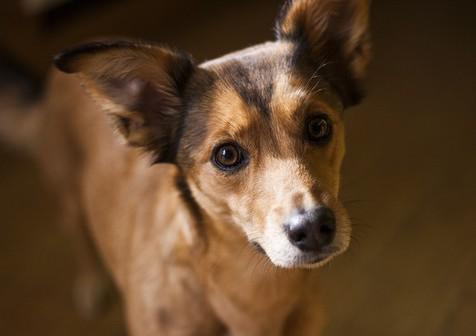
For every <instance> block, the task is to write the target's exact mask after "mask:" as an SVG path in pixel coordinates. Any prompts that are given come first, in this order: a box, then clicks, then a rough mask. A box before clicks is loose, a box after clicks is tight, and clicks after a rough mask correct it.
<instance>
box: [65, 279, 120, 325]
mask: <svg viewBox="0 0 476 336" xmlns="http://www.w3.org/2000/svg"><path fill="white" fill-rule="evenodd" d="M112 292H113V289H112V284H111V282H110V280H109V279H108V278H107V277H106V276H103V275H99V274H81V275H79V276H78V278H77V279H76V283H75V284H74V288H73V300H74V304H75V306H76V309H77V311H78V313H79V314H80V316H81V317H82V318H84V319H86V320H93V319H96V318H99V317H100V316H102V315H103V314H104V313H105V312H106V311H107V309H108V308H109V306H110V304H111V300H112Z"/></svg>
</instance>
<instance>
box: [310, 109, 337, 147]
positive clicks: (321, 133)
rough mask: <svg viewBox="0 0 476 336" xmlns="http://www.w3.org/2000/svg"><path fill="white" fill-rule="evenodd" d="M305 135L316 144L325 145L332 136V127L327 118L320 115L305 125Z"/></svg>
mask: <svg viewBox="0 0 476 336" xmlns="http://www.w3.org/2000/svg"><path fill="white" fill-rule="evenodd" d="M307 134H308V137H309V139H310V140H311V141H312V142H314V143H317V144H319V145H320V144H326V143H327V142H328V141H329V140H330V138H331V135H332V125H331V121H330V120H329V117H328V116H326V115H325V114H320V115H318V116H317V117H314V118H313V119H311V120H310V121H309V122H308V124H307Z"/></svg>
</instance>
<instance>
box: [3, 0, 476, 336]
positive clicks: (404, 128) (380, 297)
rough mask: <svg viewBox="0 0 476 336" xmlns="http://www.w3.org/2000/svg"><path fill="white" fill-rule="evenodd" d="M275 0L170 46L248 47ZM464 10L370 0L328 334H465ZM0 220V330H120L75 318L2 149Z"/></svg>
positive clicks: (472, 272) (67, 255)
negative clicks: (345, 228)
mask: <svg viewBox="0 0 476 336" xmlns="http://www.w3.org/2000/svg"><path fill="white" fill-rule="evenodd" d="M276 3H277V2H276V1H263V2H262V4H260V5H253V3H252V2H246V4H247V5H246V6H245V7H244V8H241V9H240V10H238V9H237V8H236V7H235V8H234V9H233V10H231V9H230V10H228V11H226V10H224V14H222V15H213V17H211V18H205V17H200V18H199V19H197V20H202V22H201V24H200V28H199V29H198V28H197V29H192V28H193V27H189V28H190V30H193V33H190V34H188V33H187V29H185V28H183V29H181V32H180V33H179V34H178V35H177V36H175V37H174V39H173V40H174V41H179V42H180V44H181V46H182V47H187V46H188V49H189V50H192V52H193V51H195V53H196V54H198V55H199V57H203V56H204V54H205V52H204V50H203V48H204V47H203V46H205V45H208V44H209V48H208V50H209V53H208V55H209V56H215V55H217V54H218V53H220V52H222V51H223V49H230V50H232V49H235V48H237V47H242V46H245V45H246V43H247V41H248V42H250V43H254V42H255V41H257V40H259V39H262V38H266V37H269V36H270V35H271V33H270V30H269V26H270V22H271V20H272V17H273V12H274V10H275V8H276ZM253 6H257V7H253ZM220 10H221V9H220ZM475 10H476V5H474V4H473V3H472V2H470V1H464V0H461V1H460V0H458V1H449V0H447V1H444V0H438V1H429V0H428V1H427V0H421V1H374V7H373V16H372V19H373V22H372V23H373V37H374V50H375V52H374V62H373V64H372V68H371V75H370V78H369V81H368V90H369V96H368V99H367V100H366V101H365V103H364V104H363V105H362V106H360V107H358V108H355V109H353V110H351V111H349V112H348V115H347V131H348V136H347V142H348V154H347V159H346V162H345V168H344V186H343V199H344V201H345V203H346V204H348V208H349V209H350V212H351V214H352V217H353V218H354V232H355V233H354V236H355V237H354V240H353V245H352V247H351V249H350V251H349V253H347V254H346V255H345V256H343V257H341V258H339V259H338V260H336V261H335V262H334V263H333V264H331V265H330V266H328V267H326V268H325V269H323V271H322V273H323V292H324V296H325V301H326V307H327V314H328V322H329V323H328V327H327V330H326V333H325V335H327V336H343V335H355V336H373V335H375V336H382V335H385V336H406V335H408V336H413V335H418V336H472V335H476V211H475V207H476V178H475V172H476V92H475V90H476V43H475V41H476V21H475V19H474V11H475ZM215 11H218V9H215ZM243 17H247V18H248V19H247V21H246V23H247V25H246V27H244V26H243V25H240V22H241V21H240V20H242V19H243ZM176 19H177V22H179V21H180V17H179V16H177V18H176ZM169 22H170V20H169ZM187 24H188V23H187ZM151 27H154V26H153V25H151V26H150V27H148V29H152V28H151ZM233 32H234V33H233ZM148 35H151V33H150V31H149V34H148ZM230 36H231V37H233V38H230ZM205 37H206V38H205ZM246 37H249V38H246ZM5 41H6V40H4V41H3V43H7V42H5ZM0 42H1V41H0ZM39 53H41V51H39ZM0 214H1V220H0V228H1V231H0V232H1V234H0V335H15V336H17V335H18V336H20V335H21V336H23V335H25V336H26V335H50V336H56V335H70V336H75V335H93V336H94V335H120V334H121V330H122V327H121V318H120V313H119V308H118V307H116V308H115V309H114V311H112V312H111V313H109V314H108V315H107V316H106V317H105V318H104V319H101V320H100V321H95V322H83V321H81V320H79V319H78V318H77V316H76V315H75V313H74V311H73V309H72V306H71V299H70V287H71V283H72V279H73V265H72V261H73V258H72V256H71V251H70V248H69V246H68V243H67V240H66V239H65V237H64V234H63V233H61V231H60V230H58V229H57V226H56V224H55V223H54V218H55V206H54V202H53V200H52V198H51V197H50V196H49V194H48V193H47V192H46V189H45V188H44V186H42V184H41V180H40V177H39V175H38V172H37V170H36V168H35V166H34V164H33V163H32V162H31V161H29V160H28V159H26V158H24V157H23V156H22V155H21V154H20V153H16V152H13V151H11V150H8V149H6V148H3V149H1V151H0Z"/></svg>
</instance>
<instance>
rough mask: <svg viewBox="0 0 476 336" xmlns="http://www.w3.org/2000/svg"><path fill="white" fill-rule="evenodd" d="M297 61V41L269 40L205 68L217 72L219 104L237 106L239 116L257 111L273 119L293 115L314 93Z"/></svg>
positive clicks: (208, 64) (215, 73)
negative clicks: (283, 115)
mask: <svg viewBox="0 0 476 336" xmlns="http://www.w3.org/2000/svg"><path fill="white" fill-rule="evenodd" d="M295 62H296V60H295V46H294V45H293V44H291V43H284V42H268V43H264V44H262V45H258V46H254V47H251V48H247V49H244V50H241V51H238V52H235V53H232V54H229V55H225V56H223V57H221V58H219V59H216V60H213V61H209V62H206V63H204V64H202V65H201V67H202V68H204V69H206V70H207V71H209V72H211V73H213V74H214V77H215V81H214V90H213V97H214V100H215V103H216V104H218V105H219V107H225V108H226V107H227V106H230V105H234V108H235V109H236V111H235V116H236V114H238V113H240V112H241V113H247V112H249V111H256V112H259V114H260V115H261V116H262V117H265V118H269V117H270V116H271V114H273V115H274V116H276V115H278V114H280V115H282V114H292V112H294V111H295V110H296V109H297V107H298V105H300V104H303V102H304V101H305V98H306V97H307V96H308V95H309V94H310V92H309V90H308V89H309V88H311V85H310V83H309V81H308V79H306V78H305V75H304V74H303V73H302V72H299V71H297V70H298V69H297V66H296V64H295ZM306 81H307V82H306ZM238 106H239V108H238ZM215 112H217V111H215Z"/></svg>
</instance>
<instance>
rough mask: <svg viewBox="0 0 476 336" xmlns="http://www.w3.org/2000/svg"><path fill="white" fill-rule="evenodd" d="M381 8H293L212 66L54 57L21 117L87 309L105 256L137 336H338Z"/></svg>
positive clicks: (165, 59) (140, 56) (339, 3)
mask: <svg viewBox="0 0 476 336" xmlns="http://www.w3.org/2000/svg"><path fill="white" fill-rule="evenodd" d="M368 16H369V3H368V1H367V0H291V1H287V2H286V3H285V5H284V6H283V8H282V11H281V13H280V14H279V17H278V19H277V23H276V29H275V30H276V39H275V40H273V41H270V42H266V43H263V44H260V45H256V46H253V47H250V48H247V49H244V50H241V51H237V52H234V53H231V54H228V55H225V56H223V57H221V58H218V59H215V60H211V61H207V62H205V63H202V64H197V63H195V61H194V60H193V59H192V58H191V56H190V55H188V54H187V53H184V52H181V51H177V50H174V49H170V48H166V47H163V46H161V45H157V44H154V43H146V42H141V41H131V40H121V41H117V40H115V41H99V42H91V43H86V44H82V45H80V46H76V47H73V48H71V49H67V50H65V51H63V52H62V53H60V54H59V55H57V56H56V57H55V59H54V63H55V65H56V67H57V69H58V70H59V71H58V70H54V71H52V74H51V77H50V80H49V82H48V84H47V90H46V93H45V95H44V97H43V98H42V100H41V101H39V102H37V103H35V104H34V106H33V105H32V106H31V109H32V111H31V112H30V114H28V116H29V120H28V122H26V121H25V122H24V123H23V124H22V123H20V122H18V121H17V125H28V127H27V129H28V130H29V134H30V136H29V137H28V139H29V141H30V147H31V149H32V152H33V153H35V156H36V158H37V159H38V161H39V162H40V165H41V166H42V167H43V170H44V172H45V174H46V175H47V178H48V180H49V182H50V185H51V186H52V187H53V189H54V190H55V191H56V192H57V193H58V195H59V199H60V201H61V206H62V218H63V220H62V221H63V222H65V224H66V225H67V227H68V228H69V229H70V230H71V232H72V235H73V236H74V238H75V242H76V243H75V246H76V247H77V251H78V256H79V258H78V264H79V267H80V272H79V277H78V282H77V286H76V293H77V295H76V296H77V298H78V299H77V300H78V305H79V306H80V307H81V308H82V310H83V311H84V312H91V311H94V309H95V308H96V306H97V304H98V297H100V295H101V293H102V292H103V289H104V286H105V280H103V279H104V275H103V273H104V271H103V270H102V266H101V265H100V264H101V262H104V265H105V266H106V269H107V271H108V272H110V274H111V275H112V278H113V281H114V283H115V285H116V286H117V288H118V290H119V293H120V295H121V297H122V299H123V302H124V310H125V316H126V320H127V326H128V330H129V333H130V334H131V335H135V336H153V335H154V336H155V335H172V336H175V335H177V336H178V335H180V336H182V335H183V336H187V335H190V336H191V335H225V334H226V335H232V336H258V335H259V336H263V335H269V336H278V335H289V336H310V335H313V336H315V335H319V334H320V333H321V329H322V326H323V322H324V318H323V311H322V308H321V305H320V303H319V296H320V295H319V290H318V284H317V282H318V281H317V280H318V271H317V270H318V269H319V267H320V266H322V265H324V264H325V263H328V262H329V261H330V260H331V259H333V258H334V257H335V256H337V255H339V254H341V253H343V252H344V251H345V250H346V249H347V247H348V245H349V243H350V237H351V223H350V220H349V217H348V215H347V213H346V211H345V209H344V207H343V206H342V204H341V203H340V202H339V197H338V196H339V185H340V168H341V163H342V160H343V157H344V152H345V142H344V133H345V132H344V123H343V113H344V110H345V109H346V108H349V107H351V106H353V105H356V104H357V103H359V102H360V100H361V99H362V98H363V93H362V89H361V86H362V85H361V84H362V80H363V79H364V76H365V73H366V68H367V64H368V62H369V58H370V42H369V29H368ZM32 115H34V118H33V117H31V116H32ZM13 119H15V118H13ZM13 119H12V120H13ZM31 120H34V124H35V125H36V127H32V126H31V125H32V121H31ZM7 124H8V128H10V129H11V130H12V131H11V132H10V133H19V134H23V133H25V132H18V128H15V126H14V124H15V123H14V122H13V121H11V120H10V122H9V123H6V122H5V123H4V125H7ZM18 127H20V126H18ZM3 128H5V126H4V127H3ZM23 128H25V127H23ZM32 129H34V131H32ZM3 132H4V133H5V132H6V131H5V130H4V131H3ZM32 133H34V136H33V135H32ZM33 138H34V139H35V140H34V141H32V139H33ZM93 248H97V251H98V255H96V253H95V252H94V250H93ZM100 261H101V262H100Z"/></svg>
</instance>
